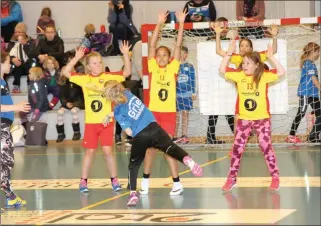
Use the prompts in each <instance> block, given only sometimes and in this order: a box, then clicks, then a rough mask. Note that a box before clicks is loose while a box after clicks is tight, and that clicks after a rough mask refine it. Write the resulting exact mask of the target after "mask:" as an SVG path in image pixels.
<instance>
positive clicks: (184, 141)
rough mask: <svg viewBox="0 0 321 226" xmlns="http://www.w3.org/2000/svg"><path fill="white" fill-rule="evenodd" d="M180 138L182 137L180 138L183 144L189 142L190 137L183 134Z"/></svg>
mask: <svg viewBox="0 0 321 226" xmlns="http://www.w3.org/2000/svg"><path fill="white" fill-rule="evenodd" d="M180 139H181V140H180V143H181V144H188V143H189V139H188V137H187V136H182V137H181V138H180Z"/></svg>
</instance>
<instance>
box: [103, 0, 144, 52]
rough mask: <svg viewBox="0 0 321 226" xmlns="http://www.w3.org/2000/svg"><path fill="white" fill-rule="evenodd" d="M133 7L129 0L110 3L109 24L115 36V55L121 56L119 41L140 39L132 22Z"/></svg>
mask: <svg viewBox="0 0 321 226" xmlns="http://www.w3.org/2000/svg"><path fill="white" fill-rule="evenodd" d="M132 15H133V7H132V5H131V4H129V0H123V1H122V0H112V1H111V2H109V11H108V18H107V20H108V23H109V24H110V25H109V32H110V33H112V34H113V46H114V53H113V55H118V54H120V50H119V41H122V40H127V41H128V40H131V39H132V38H137V39H139V38H140V34H139V33H138V31H137V29H136V27H135V26H134V24H133V21H132Z"/></svg>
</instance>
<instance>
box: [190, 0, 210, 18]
mask: <svg viewBox="0 0 321 226" xmlns="http://www.w3.org/2000/svg"><path fill="white" fill-rule="evenodd" d="M185 10H187V12H188V14H187V16H186V19H185V22H206V21H215V20H216V9H215V5H214V3H213V1H212V0H190V1H189V2H187V3H186V5H185V7H184V11H185Z"/></svg>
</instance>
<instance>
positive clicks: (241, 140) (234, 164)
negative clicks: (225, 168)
mask: <svg viewBox="0 0 321 226" xmlns="http://www.w3.org/2000/svg"><path fill="white" fill-rule="evenodd" d="M252 129H255V130H256V134H257V136H258V139H259V144H260V148H261V151H262V152H263V155H264V158H265V162H266V165H267V167H268V169H269V172H270V175H271V176H272V177H278V176H279V169H278V166H277V162H276V156H275V153H274V150H273V147H272V141H271V121H270V119H262V120H251V121H249V120H243V119H239V120H238V121H237V124H236V135H235V141H234V144H233V149H232V156H231V165H230V170H229V174H228V177H229V178H236V177H237V173H238V171H239V169H240V164H241V158H242V154H243V152H244V150H245V144H246V142H247V139H248V137H249V135H250V133H251V131H252Z"/></svg>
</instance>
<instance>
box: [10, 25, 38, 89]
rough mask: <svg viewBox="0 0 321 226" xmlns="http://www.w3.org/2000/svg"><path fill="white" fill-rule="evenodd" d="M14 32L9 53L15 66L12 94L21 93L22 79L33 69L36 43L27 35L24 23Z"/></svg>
mask: <svg viewBox="0 0 321 226" xmlns="http://www.w3.org/2000/svg"><path fill="white" fill-rule="evenodd" d="M14 31H15V32H14V34H13V36H12V38H11V40H10V42H9V44H8V47H7V52H8V53H9V55H10V62H11V64H12V65H14V67H13V71H12V75H13V77H14V80H13V89H12V92H13V93H20V78H21V76H22V75H28V73H29V69H30V68H31V67H32V64H33V57H34V54H33V52H34V50H35V48H36V43H35V40H34V39H32V38H31V37H30V36H28V35H27V26H26V25H25V24H24V23H21V22H20V23H18V24H17V25H16V27H15V30H14ZM28 80H29V79H28Z"/></svg>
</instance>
